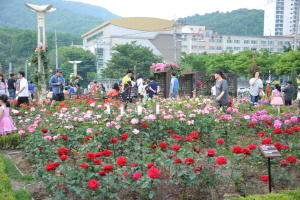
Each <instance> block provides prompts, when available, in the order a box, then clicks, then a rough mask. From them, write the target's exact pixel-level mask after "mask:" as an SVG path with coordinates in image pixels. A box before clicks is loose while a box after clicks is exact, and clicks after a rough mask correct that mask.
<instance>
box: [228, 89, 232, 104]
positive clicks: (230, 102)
mask: <svg viewBox="0 0 300 200" xmlns="http://www.w3.org/2000/svg"><path fill="white" fill-rule="evenodd" d="M228 95H229V105H228V107H232V106H233V99H232V92H228Z"/></svg>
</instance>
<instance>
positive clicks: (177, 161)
mask: <svg viewBox="0 0 300 200" xmlns="http://www.w3.org/2000/svg"><path fill="white" fill-rule="evenodd" d="M179 163H182V160H181V159H180V158H175V159H174V164H179Z"/></svg>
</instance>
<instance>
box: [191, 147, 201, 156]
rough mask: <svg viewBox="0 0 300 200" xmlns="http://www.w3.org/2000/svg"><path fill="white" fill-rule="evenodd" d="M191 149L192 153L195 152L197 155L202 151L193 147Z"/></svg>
mask: <svg viewBox="0 0 300 200" xmlns="http://www.w3.org/2000/svg"><path fill="white" fill-rule="evenodd" d="M192 148H193V150H194V152H196V153H197V154H199V153H200V152H201V150H202V148H200V147H199V148H198V150H197V148H196V147H195V146H193V147H192Z"/></svg>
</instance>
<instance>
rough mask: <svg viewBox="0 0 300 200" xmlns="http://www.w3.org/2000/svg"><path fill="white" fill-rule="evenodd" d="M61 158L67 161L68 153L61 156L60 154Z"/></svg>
mask: <svg viewBox="0 0 300 200" xmlns="http://www.w3.org/2000/svg"><path fill="white" fill-rule="evenodd" d="M60 159H61V160H62V161H65V160H67V159H68V156H67V155H61V156H60Z"/></svg>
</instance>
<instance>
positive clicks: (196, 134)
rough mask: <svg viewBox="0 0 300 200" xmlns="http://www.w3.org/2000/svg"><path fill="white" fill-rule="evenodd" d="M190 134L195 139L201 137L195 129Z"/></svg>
mask: <svg viewBox="0 0 300 200" xmlns="http://www.w3.org/2000/svg"><path fill="white" fill-rule="evenodd" d="M190 136H191V137H192V138H193V139H198V138H199V135H198V133H197V132H194V131H193V132H191V133H190Z"/></svg>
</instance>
